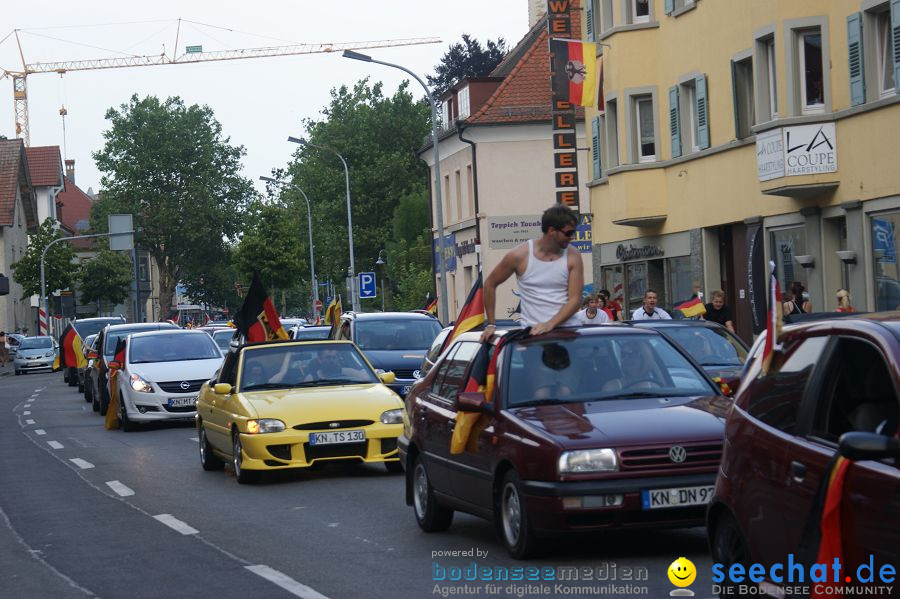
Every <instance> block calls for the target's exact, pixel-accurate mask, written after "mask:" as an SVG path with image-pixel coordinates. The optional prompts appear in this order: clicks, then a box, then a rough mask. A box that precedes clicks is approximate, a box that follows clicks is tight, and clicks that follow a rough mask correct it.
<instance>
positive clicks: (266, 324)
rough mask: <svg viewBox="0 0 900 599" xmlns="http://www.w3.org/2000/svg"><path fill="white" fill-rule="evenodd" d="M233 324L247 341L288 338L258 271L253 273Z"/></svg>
mask: <svg viewBox="0 0 900 599" xmlns="http://www.w3.org/2000/svg"><path fill="white" fill-rule="evenodd" d="M234 324H235V325H236V326H237V328H238V330H239V331H240V332H241V333H243V335H244V338H245V339H246V340H247V342H248V343H256V342H260V341H273V340H275V339H287V338H288V334H287V331H285V330H284V327H283V326H281V319H280V318H279V317H278V311H277V310H276V309H275V304H273V303H272V299H271V298H270V297H269V294H268V293H267V292H266V290H265V288H264V287H263V284H262V281H260V279H259V273H258V272H254V273H253V282H252V283H251V284H250V290H249V291H248V292H247V297H246V298H245V299H244V304H243V305H242V306H241V309H240V310H239V311H238V312H237V314H235V316H234Z"/></svg>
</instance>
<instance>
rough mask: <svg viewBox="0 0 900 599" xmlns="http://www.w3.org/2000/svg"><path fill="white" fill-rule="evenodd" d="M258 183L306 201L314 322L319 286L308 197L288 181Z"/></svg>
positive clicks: (273, 180)
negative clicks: (286, 189)
mask: <svg viewBox="0 0 900 599" xmlns="http://www.w3.org/2000/svg"><path fill="white" fill-rule="evenodd" d="M259 180H260V181H267V182H269V183H275V184H276V185H281V186H284V187H290V188H291V189H296V190H297V191H299V192H300V193H301V194H302V195H303V199H304V200H306V216H307V219H308V221H309V281H310V285H311V286H312V291H313V317H314V318H315V319H316V321H318V320H319V284H318V282H317V281H316V258H315V253H314V251H313V236H312V207H311V206H310V203H309V197H307V195H306V192H305V191H303V190H302V189H301V188H300V187H299V186H298V185H295V184H293V183H291V182H289V181H281V180H279V179H273V178H272V177H260V178H259Z"/></svg>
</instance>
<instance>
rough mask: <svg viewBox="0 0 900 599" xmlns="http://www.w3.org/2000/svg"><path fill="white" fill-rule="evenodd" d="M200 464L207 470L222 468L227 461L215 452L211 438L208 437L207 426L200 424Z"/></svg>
mask: <svg viewBox="0 0 900 599" xmlns="http://www.w3.org/2000/svg"><path fill="white" fill-rule="evenodd" d="M199 445H200V465H201V466H203V469H204V470H206V471H212V470H221V469H222V467H223V466H224V465H225V463H224V462H223V461H222V460H220V459H219V458H218V457H217V456H216V455H215V454H214V453H213V449H212V445H210V444H209V439H207V438H206V428H205V427H204V426H203V425H202V424H201V425H200V443H199Z"/></svg>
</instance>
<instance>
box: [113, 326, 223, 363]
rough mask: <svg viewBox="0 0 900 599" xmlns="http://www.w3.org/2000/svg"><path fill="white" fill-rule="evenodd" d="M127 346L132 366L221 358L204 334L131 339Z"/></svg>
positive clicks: (210, 340) (148, 336) (211, 341)
mask: <svg viewBox="0 0 900 599" xmlns="http://www.w3.org/2000/svg"><path fill="white" fill-rule="evenodd" d="M128 345H129V349H128V354H129V359H130V360H131V363H132V364H150V363H154V362H187V361H190V360H214V359H217V358H221V357H222V354H221V353H220V352H219V350H218V348H216V345H215V343H213V340H212V339H210V338H209V335H206V334H203V335H199V334H195V333H188V332H185V333H181V334H169V335H147V336H140V337H132V338H131V341H130V342H129V344H128Z"/></svg>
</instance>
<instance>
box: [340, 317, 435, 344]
mask: <svg viewBox="0 0 900 599" xmlns="http://www.w3.org/2000/svg"><path fill="white" fill-rule="evenodd" d="M440 330H441V325H440V324H439V323H438V321H437V320H434V319H430V318H429V319H409V320H402V319H397V318H391V319H385V320H359V321H357V323H356V339H355V341H356V345H357V346H358V347H359V348H360V349H361V350H363V351H369V350H376V351H377V350H408V349H428V348H429V347H430V346H431V342H432V341H434V338H435V337H436V336H437V334H438V333H439V332H440Z"/></svg>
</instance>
